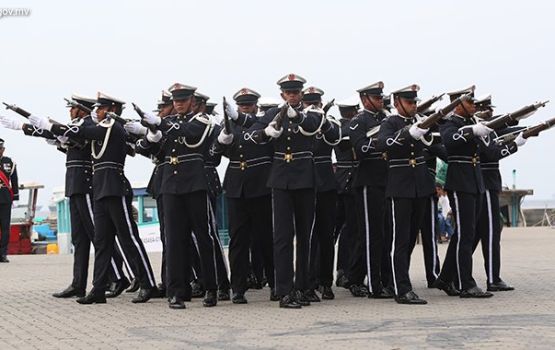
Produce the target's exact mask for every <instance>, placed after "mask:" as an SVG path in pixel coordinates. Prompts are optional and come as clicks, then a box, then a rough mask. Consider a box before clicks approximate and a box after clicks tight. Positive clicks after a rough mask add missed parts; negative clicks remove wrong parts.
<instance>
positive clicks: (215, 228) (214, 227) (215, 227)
mask: <svg viewBox="0 0 555 350" xmlns="http://www.w3.org/2000/svg"><path fill="white" fill-rule="evenodd" d="M208 204H210V218H211V220H210V222H211V223H212V232H213V233H214V235H215V236H214V238H216V242H218V247H219V248H220V253H221V254H222V260H223V262H224V267H225V272H226V274H228V275H229V267H228V266H227V259H226V258H225V253H224V247H223V246H222V242H221V241H220V234H219V233H218V225H217V222H216V214H215V213H214V208H212V201H210V200H209V201H208Z"/></svg>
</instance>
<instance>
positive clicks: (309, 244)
mask: <svg viewBox="0 0 555 350" xmlns="http://www.w3.org/2000/svg"><path fill="white" fill-rule="evenodd" d="M316 204H317V199H316V196H314V217H313V218H312V226H311V227H310V236H309V238H308V268H309V273H310V263H311V261H310V255H311V254H312V235H313V233H314V225H315V223H316Z"/></svg>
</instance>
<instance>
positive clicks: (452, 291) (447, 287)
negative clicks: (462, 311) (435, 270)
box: [434, 278, 461, 297]
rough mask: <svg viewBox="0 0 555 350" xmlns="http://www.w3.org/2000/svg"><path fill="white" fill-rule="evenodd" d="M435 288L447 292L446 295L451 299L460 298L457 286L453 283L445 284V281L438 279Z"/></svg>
mask: <svg viewBox="0 0 555 350" xmlns="http://www.w3.org/2000/svg"><path fill="white" fill-rule="evenodd" d="M434 288H437V289H439V290H442V291H444V292H445V294H447V295H448V296H450V297H456V296H459V295H460V294H461V293H460V292H459V291H458V290H457V288H455V286H454V285H453V282H449V283H447V282H445V281H444V280H441V279H439V278H438V279H436V280H435V282H434Z"/></svg>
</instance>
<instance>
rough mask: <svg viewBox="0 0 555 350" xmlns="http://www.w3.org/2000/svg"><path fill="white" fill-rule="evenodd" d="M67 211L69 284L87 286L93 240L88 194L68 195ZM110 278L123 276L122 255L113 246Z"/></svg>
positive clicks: (113, 279)
mask: <svg viewBox="0 0 555 350" xmlns="http://www.w3.org/2000/svg"><path fill="white" fill-rule="evenodd" d="M69 213H70V220H71V242H72V244H73V247H74V252H73V280H72V282H71V285H72V286H73V287H74V288H75V289H79V290H85V289H86V288H87V276H88V273H89V257H90V250H91V243H92V242H94V222H93V220H94V217H93V215H94V214H93V207H92V200H91V195H90V194H74V195H72V196H71V197H69ZM109 271H110V272H109V273H110V280H112V281H117V280H120V279H121V278H123V277H125V276H124V274H123V270H122V257H121V255H120V253H119V251H118V249H117V246H115V248H114V255H113V256H112V259H111V260H110V268H109Z"/></svg>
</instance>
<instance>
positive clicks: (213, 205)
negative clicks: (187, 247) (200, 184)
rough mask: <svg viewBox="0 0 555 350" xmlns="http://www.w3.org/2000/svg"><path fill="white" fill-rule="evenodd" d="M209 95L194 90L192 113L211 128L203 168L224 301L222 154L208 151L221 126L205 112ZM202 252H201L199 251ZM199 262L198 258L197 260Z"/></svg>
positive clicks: (226, 288) (226, 286)
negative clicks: (219, 215) (220, 224)
mask: <svg viewBox="0 0 555 350" xmlns="http://www.w3.org/2000/svg"><path fill="white" fill-rule="evenodd" d="M209 99H210V97H208V96H206V95H204V94H201V93H199V92H198V91H195V107H194V113H202V114H204V115H206V116H208V117H209V119H210V124H211V128H210V131H209V133H208V136H207V137H206V143H207V145H209V146H208V147H205V148H204V152H205V153H204V170H205V171H206V178H207V180H208V197H209V198H210V222H211V225H212V226H213V229H212V230H210V232H211V233H212V238H213V239H214V242H216V243H217V248H218V249H216V268H217V275H218V300H220V301H225V300H229V299H230V296H229V289H230V282H229V277H228V275H229V271H228V270H229V269H228V267H227V259H226V257H225V254H224V249H223V246H222V243H221V240H220V236H219V234H218V226H217V221H216V213H217V211H218V206H217V204H218V197H219V196H220V195H221V194H222V184H221V182H220V175H218V171H217V170H216V167H217V166H218V165H220V162H221V159H222V156H221V154H214V153H213V152H210V149H211V147H210V145H212V144H213V143H214V142H216V138H217V137H218V135H219V134H220V130H221V127H220V125H218V123H216V121H215V119H214V118H213V116H212V115H211V114H208V113H206V103H207V101H208V100H209ZM199 254H202V252H199ZM197 262H198V263H200V259H198V260H197ZM194 268H195V270H197V271H198V270H200V266H199V265H198V264H197V265H195V266H194Z"/></svg>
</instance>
